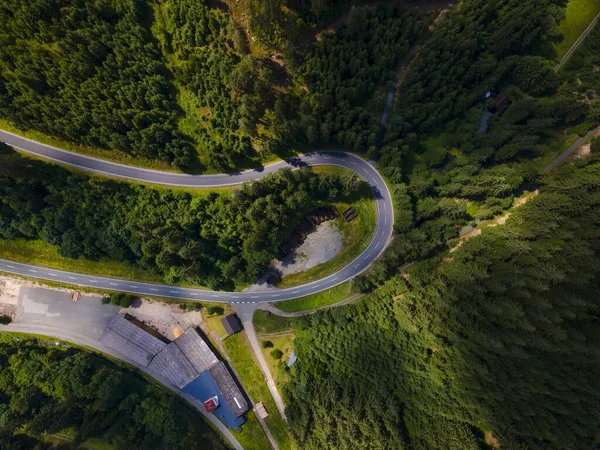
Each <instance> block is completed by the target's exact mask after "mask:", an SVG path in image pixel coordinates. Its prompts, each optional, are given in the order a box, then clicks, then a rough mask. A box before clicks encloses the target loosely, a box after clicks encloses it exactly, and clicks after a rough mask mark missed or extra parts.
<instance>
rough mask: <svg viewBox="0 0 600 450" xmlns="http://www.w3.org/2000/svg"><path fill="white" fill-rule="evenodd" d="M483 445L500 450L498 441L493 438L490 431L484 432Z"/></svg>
mask: <svg viewBox="0 0 600 450" xmlns="http://www.w3.org/2000/svg"><path fill="white" fill-rule="evenodd" d="M484 438H485V443H486V444H487V445H489V446H490V447H492V448H500V447H501V445H500V441H499V440H498V439H497V438H496V437H494V435H493V434H492V432H491V431H486V432H485V434H484Z"/></svg>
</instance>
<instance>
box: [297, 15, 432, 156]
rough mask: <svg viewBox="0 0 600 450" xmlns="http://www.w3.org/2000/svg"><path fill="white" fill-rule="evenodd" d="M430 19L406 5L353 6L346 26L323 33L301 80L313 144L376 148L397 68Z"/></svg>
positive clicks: (307, 58)
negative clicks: (404, 7)
mask: <svg viewBox="0 0 600 450" xmlns="http://www.w3.org/2000/svg"><path fill="white" fill-rule="evenodd" d="M424 26H425V21H424V20H423V19H421V18H419V16H418V15H417V14H416V13H414V12H409V11H407V10H405V9H401V8H383V7H382V8H377V9H374V10H373V9H369V8H358V7H357V8H353V9H352V10H351V11H350V14H349V17H348V23H347V26H345V27H343V28H342V29H340V30H338V31H337V32H335V33H326V34H324V35H323V36H321V40H320V42H318V43H316V44H315V45H314V46H312V47H311V48H310V49H309V50H308V52H307V53H306V55H305V56H304V57H303V64H302V66H301V67H300V69H299V74H300V75H299V79H298V80H297V82H300V83H303V84H306V87H307V93H306V94H305V97H306V99H305V102H306V103H307V105H306V106H304V107H303V108H302V109H303V111H302V112H303V113H304V114H305V115H306V116H307V117H305V118H304V122H305V123H306V124H307V125H306V126H307V130H306V133H307V138H308V140H309V142H310V143H311V144H318V143H335V144H338V145H339V146H341V147H342V148H347V149H351V150H354V151H359V152H363V153H364V152H367V151H369V150H370V151H371V152H372V151H373V149H374V145H375V138H376V135H377V131H378V125H379V118H380V116H381V112H382V111H383V106H384V104H385V100H386V97H387V91H381V92H378V91H377V88H378V87H380V86H383V87H388V84H389V83H390V82H391V81H392V80H393V78H394V69H395V67H396V65H397V64H398V62H399V61H401V60H402V58H403V57H404V56H405V55H406V53H407V52H408V50H409V48H410V45H411V44H412V43H413V42H414V41H415V40H416V39H417V37H418V36H419V35H420V34H421V32H422V31H423V28H424Z"/></svg>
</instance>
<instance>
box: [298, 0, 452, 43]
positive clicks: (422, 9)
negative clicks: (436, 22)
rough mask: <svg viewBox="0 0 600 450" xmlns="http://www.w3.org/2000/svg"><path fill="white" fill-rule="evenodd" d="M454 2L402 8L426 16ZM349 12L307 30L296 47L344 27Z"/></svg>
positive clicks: (381, 1) (436, 0)
mask: <svg viewBox="0 0 600 450" xmlns="http://www.w3.org/2000/svg"><path fill="white" fill-rule="evenodd" d="M455 1H456V0H424V1H418V0H417V1H407V2H405V3H404V7H405V8H408V9H415V10H417V12H418V13H419V14H427V13H428V12H430V11H436V10H447V9H449V8H451V7H452V5H453V4H454V2H455ZM386 3H391V2H390V1H389V0H387V1H386V0H376V1H372V2H365V3H364V4H363V5H361V6H363V7H369V8H376V7H378V6H382V5H385V4H386ZM349 15H350V11H345V12H344V13H342V14H341V15H340V16H338V17H337V18H336V19H335V20H333V22H326V23H323V24H321V25H318V26H317V27H315V28H314V29H312V30H308V31H306V32H305V33H303V34H302V36H300V37H299V38H298V45H300V46H304V45H309V44H311V43H313V42H315V41H318V40H319V35H320V34H321V33H322V32H323V31H336V30H339V29H340V28H341V27H343V26H344V25H346V22H348V17H349Z"/></svg>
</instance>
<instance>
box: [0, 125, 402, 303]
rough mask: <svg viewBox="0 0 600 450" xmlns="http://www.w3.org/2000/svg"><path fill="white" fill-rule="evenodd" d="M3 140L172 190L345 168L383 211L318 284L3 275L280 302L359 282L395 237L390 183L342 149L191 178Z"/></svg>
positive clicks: (32, 269)
mask: <svg viewBox="0 0 600 450" xmlns="http://www.w3.org/2000/svg"><path fill="white" fill-rule="evenodd" d="M0 141H3V142H5V143H6V144H8V145H10V146H12V147H14V148H17V149H19V150H22V151H24V152H26V153H29V154H31V155H34V156H36V157H41V158H44V159H49V160H51V161H55V162H58V163H60V164H63V165H67V166H71V167H74V168H77V169H82V170H86V171H89V172H94V173H97V174H102V175H107V176H111V177H118V178H124V179H128V180H136V181H143V182H149V183H156V184H163V185H168V186H183V187H203V188H209V187H219V186H231V185H236V184H241V183H245V182H248V181H252V180H258V179H260V178H262V177H264V176H266V175H268V174H271V173H275V172H277V171H278V170H279V169H281V168H283V167H290V168H298V167H301V166H323V165H327V166H338V167H344V168H346V169H350V170H353V171H354V172H356V173H357V174H358V175H360V177H361V178H363V179H364V180H365V181H366V182H367V183H368V184H369V186H370V187H371V189H372V191H373V194H374V197H375V204H376V210H377V212H376V214H377V223H376V226H375V234H374V235H373V239H372V240H371V242H370V243H369V245H368V246H367V248H366V249H365V250H364V251H363V252H362V253H361V254H360V255H359V256H358V257H357V258H356V259H354V260H353V261H352V262H351V263H350V264H348V265H347V266H345V267H343V268H342V269H340V270H339V271H337V272H336V273H334V274H332V275H329V276H327V277H325V278H322V279H320V280H317V281H313V282H312V283H307V284H304V285H301V286H297V287H293V288H287V289H269V290H266V291H261V292H221V291H207V290H202V289H189V288H181V287H176V286H168V285H162V284H149V283H140V282H136V281H128V280H122V279H114V278H104V277H97V276H93V275H83V274H80V273H74V272H64V271H60V270H52V269H47V268H43V267H40V266H33V265H29V264H20V263H16V262H12V261H6V260H0V271H2V272H9V273H14V274H17V275H24V276H28V277H32V278H39V279H44V280H51V281H56V282H61V283H68V284H74V285H78V286H87V287H91V288H97V289H106V290H113V291H120V292H131V293H135V294H139V295H154V296H161V297H171V298H180V299H187V300H205V301H211V302H226V303H260V302H274V301H280V300H289V299H292V298H297V297H303V296H305V295H309V294H314V293H316V292H320V291H323V290H326V289H329V288H331V287H334V286H337V285H338V284H341V283H343V282H345V281H348V280H350V279H352V278H354V277H355V276H357V275H358V274H360V273H361V272H363V271H364V270H366V269H367V268H368V267H369V266H370V265H371V263H373V261H375V260H376V259H377V258H378V257H379V255H381V253H382V252H383V250H384V249H385V247H386V246H387V244H388V242H389V241H390V239H391V237H392V231H393V224H394V207H393V203H392V197H391V194H390V191H389V189H388V187H387V185H386V183H385V181H384V180H383V178H382V177H381V175H379V173H378V172H377V170H375V168H374V167H373V166H372V165H371V164H369V163H368V162H367V161H365V160H363V159H361V158H359V157H358V156H356V155H352V154H349V153H344V152H338V151H326V152H314V153H308V154H305V155H302V156H298V157H294V158H291V159H289V160H287V161H280V162H277V163H274V164H270V165H268V166H265V167H262V168H260V169H254V170H247V171H243V172H239V173H233V174H220V175H187V174H180V173H171V172H161V171H157V170H149V169H142V168H138V167H132V166H126V165H123V164H117V163H113V162H110V161H106V160H102V159H97V158H92V157H89V156H83V155H79V154H77V153H72V152H68V151H66V150H62V149H59V148H56V147H51V146H49V145H45V144H41V143H39V142H35V141H32V140H30V139H27V138H24V137H21V136H18V135H16V134H13V133H9V132H7V131H3V130H0Z"/></svg>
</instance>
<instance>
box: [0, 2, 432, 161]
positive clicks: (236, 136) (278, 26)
mask: <svg viewBox="0 0 600 450" xmlns="http://www.w3.org/2000/svg"><path fill="white" fill-rule="evenodd" d="M287 3H288V2H285V1H276V0H273V1H270V2H262V1H255V0H253V1H247V2H243V3H242V4H241V5H236V7H235V8H238V9H239V11H229V10H228V9H227V8H221V9H215V8H213V7H211V6H210V5H209V2H208V0H198V1H192V0H173V1H168V2H167V1H163V0H154V1H139V2H138V1H133V0H119V1H117V2H112V1H108V0H94V1H84V0H66V1H61V2H58V5H57V2H56V1H55V0H36V1H35V2H34V3H33V4H32V3H31V2H29V1H23V0H5V1H3V2H0V19H1V21H2V23H3V24H6V26H5V28H4V30H3V33H2V34H1V35H0V39H2V41H1V43H2V45H1V46H0V67H2V70H0V118H2V119H4V120H6V121H8V123H9V124H11V125H12V126H14V127H16V128H17V129H22V130H35V131H39V132H42V133H45V134H47V135H49V136H53V137H57V138H60V139H63V140H65V141H68V142H73V143H76V144H83V145H89V146H93V147H98V148H101V149H106V152H105V153H104V156H105V157H107V158H109V159H110V158H111V157H112V156H111V152H115V151H117V152H121V153H124V154H127V155H130V156H132V157H133V160H132V161H134V162H136V163H144V164H146V163H148V162H149V161H150V162H151V161H159V162H163V163H166V164H169V165H172V166H174V167H176V168H178V169H181V170H186V171H194V172H198V171H200V172H202V171H209V172H223V171H232V170H235V169H236V168H239V167H249V166H255V165H257V164H260V163H262V162H268V161H271V160H272V159H273V158H275V157H276V155H287V154H289V153H290V152H291V151H294V149H296V148H298V147H301V146H304V145H307V144H310V145H315V144H319V145H321V144H330V143H334V144H338V145H341V146H344V147H348V148H352V149H354V150H356V151H360V152H368V151H370V152H373V150H374V147H373V146H374V141H375V135H376V133H377V121H378V118H379V114H380V110H381V107H382V106H383V103H384V102H385V96H386V93H385V92H384V91H382V90H381V89H379V87H381V86H383V87H384V88H385V87H386V83H389V82H390V81H391V80H392V78H393V71H394V68H395V65H396V63H397V61H399V60H400V59H401V58H402V56H403V55H404V54H405V53H406V52H407V51H408V49H409V47H410V45H411V43H412V42H413V41H414V40H415V39H416V38H417V37H418V36H419V35H420V33H421V32H422V30H423V29H424V27H425V25H426V22H427V21H428V20H429V16H427V17H419V16H418V15H417V14H416V13H415V12H412V11H408V10H406V9H403V8H399V7H392V8H377V9H371V8H363V7H356V8H353V9H352V11H351V13H350V15H349V17H348V24H347V26H345V27H342V29H341V30H340V31H339V33H328V34H326V35H325V36H323V38H322V39H321V40H320V41H319V42H315V43H313V42H301V40H302V39H303V36H304V35H306V33H307V32H308V33H309V34H310V32H311V30H313V29H314V28H315V26H316V25H317V24H318V23H322V22H323V21H326V20H328V19H331V18H334V17H335V15H336V12H337V13H340V12H341V11H342V9H341V8H342V7H343V6H344V5H346V3H347V2H344V1H341V2H323V1H312V2H308V3H309V4H307V2H297V3H296V2H289V3H290V4H287ZM346 6H347V5H346ZM236 16H239V17H244V18H246V19H247V20H246V23H244V25H245V26H242V24H240V23H238V21H236V20H235V19H234V17H236ZM257 37H258V40H257V39H256V38H257Z"/></svg>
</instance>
